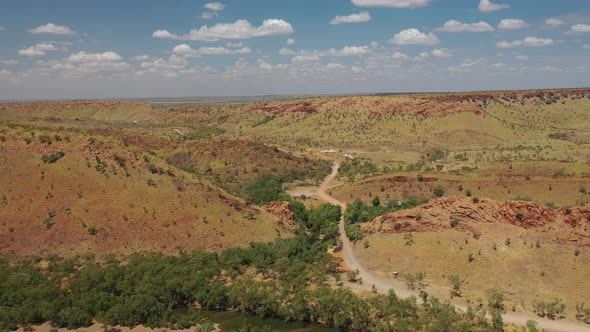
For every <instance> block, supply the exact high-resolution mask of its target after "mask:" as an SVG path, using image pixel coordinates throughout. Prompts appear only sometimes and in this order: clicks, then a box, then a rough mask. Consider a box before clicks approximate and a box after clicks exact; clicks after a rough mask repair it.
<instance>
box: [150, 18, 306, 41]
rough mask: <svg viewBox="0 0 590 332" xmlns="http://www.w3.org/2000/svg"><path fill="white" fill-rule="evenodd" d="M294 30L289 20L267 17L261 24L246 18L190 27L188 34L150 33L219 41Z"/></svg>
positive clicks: (176, 37)
mask: <svg viewBox="0 0 590 332" xmlns="http://www.w3.org/2000/svg"><path fill="white" fill-rule="evenodd" d="M294 31H295V30H294V29H293V27H292V26H291V24H290V23H289V22H286V21H283V20H280V19H268V20H264V21H263V22H262V25H260V26H258V27H255V26H253V25H252V24H250V22H248V21H246V20H237V21H235V22H234V23H219V24H216V25H213V26H211V27H208V26H206V25H205V26H202V27H201V28H199V29H192V30H191V31H190V32H189V33H188V34H185V35H175V34H172V33H170V32H168V31H167V30H157V31H154V33H153V34H152V36H153V37H156V38H167V39H174V40H193V41H209V42H213V41H219V40H221V39H248V38H254V37H263V36H276V35H287V34H291V33H293V32H294Z"/></svg>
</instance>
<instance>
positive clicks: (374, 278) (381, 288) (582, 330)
mask: <svg viewBox="0 0 590 332" xmlns="http://www.w3.org/2000/svg"><path fill="white" fill-rule="evenodd" d="M339 168H340V162H339V161H335V162H334V165H333V166H332V173H330V175H328V176H327V177H326V179H324V182H322V184H321V185H320V187H319V188H318V190H317V192H316V194H317V197H318V198H319V199H321V200H322V201H324V202H327V203H330V204H335V205H338V206H340V207H341V208H342V211H344V209H346V204H344V203H343V202H341V201H339V200H337V199H336V198H334V197H332V196H330V195H329V194H328V193H327V192H326V190H327V189H328V188H330V185H331V183H332V181H333V180H334V179H335V178H336V175H338V169H339ZM339 229H340V238H341V240H342V251H343V254H344V262H345V263H346V265H347V266H348V268H349V269H351V270H354V269H357V270H358V271H359V272H360V277H361V278H362V279H363V284H364V285H359V284H347V286H349V287H351V288H356V289H360V290H363V291H366V290H369V289H370V288H369V287H368V285H375V288H376V289H377V291H378V292H379V293H388V292H389V290H390V289H393V290H394V291H395V293H396V294H397V296H399V297H401V298H407V297H410V296H415V297H417V298H419V294H418V292H415V291H412V290H409V289H408V288H407V287H406V286H405V285H404V284H403V283H402V282H399V281H397V280H392V279H387V278H383V277H380V276H378V275H375V274H374V273H372V272H371V271H369V270H368V269H367V268H366V267H365V266H364V265H363V264H361V262H359V261H358V260H357V259H356V257H355V255H354V249H353V247H352V244H351V242H350V240H349V239H348V236H346V231H345V229H344V217H342V218H341V219H340V225H339ZM453 305H454V306H455V308H457V309H458V310H461V311H465V310H467V307H466V306H465V305H462V304H460V303H453ZM570 310H571V308H570ZM503 318H504V323H508V324H515V325H520V326H524V325H526V322H527V321H528V320H534V321H536V322H537V323H538V324H537V327H538V328H539V329H545V330H549V331H556V332H558V331H559V332H590V325H584V324H581V323H577V322H573V321H566V320H549V319H544V318H540V317H538V316H535V315H532V314H526V313H519V312H508V313H506V314H504V316H503Z"/></svg>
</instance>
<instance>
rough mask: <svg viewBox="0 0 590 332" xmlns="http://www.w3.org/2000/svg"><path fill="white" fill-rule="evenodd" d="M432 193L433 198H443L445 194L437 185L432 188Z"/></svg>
mask: <svg viewBox="0 0 590 332" xmlns="http://www.w3.org/2000/svg"><path fill="white" fill-rule="evenodd" d="M433 192H434V196H436V197H443V196H444V194H445V188H444V187H443V186H441V185H438V186H436V187H434V190H433Z"/></svg>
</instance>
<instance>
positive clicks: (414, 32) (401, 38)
mask: <svg viewBox="0 0 590 332" xmlns="http://www.w3.org/2000/svg"><path fill="white" fill-rule="evenodd" d="M389 42H390V43H391V44H396V45H428V46H432V45H436V44H438V43H439V42H440V41H439V39H438V37H437V36H436V35H435V34H433V33H428V34H427V33H423V32H421V31H420V30H418V29H407V30H402V31H400V32H399V33H398V34H396V35H395V36H393V38H392V39H390V40H389Z"/></svg>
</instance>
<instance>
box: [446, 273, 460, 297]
mask: <svg viewBox="0 0 590 332" xmlns="http://www.w3.org/2000/svg"><path fill="white" fill-rule="evenodd" d="M447 279H449V282H450V283H451V298H453V297H461V286H462V285H463V280H461V278H459V276H458V275H456V274H453V275H450V276H448V277H447Z"/></svg>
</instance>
